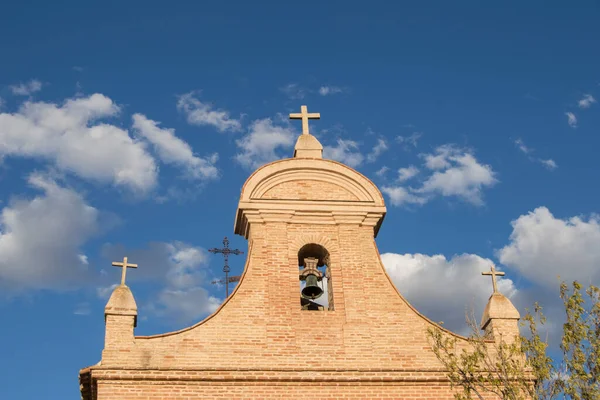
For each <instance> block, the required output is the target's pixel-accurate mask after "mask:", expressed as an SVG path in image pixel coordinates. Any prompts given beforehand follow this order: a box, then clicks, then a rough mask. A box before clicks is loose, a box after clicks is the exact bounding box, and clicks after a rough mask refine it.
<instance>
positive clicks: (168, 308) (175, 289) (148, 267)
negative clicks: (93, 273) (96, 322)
mask: <svg viewBox="0 0 600 400" xmlns="http://www.w3.org/2000/svg"><path fill="white" fill-rule="evenodd" d="M125 253H127V254H128V255H129V256H130V257H129V259H130V260H131V262H134V263H136V264H139V266H140V267H139V268H138V269H137V270H136V271H135V273H134V274H131V275H127V281H128V282H130V281H134V282H135V281H139V280H151V281H154V282H160V283H162V284H164V285H163V286H162V287H161V288H160V289H159V290H158V292H157V293H155V294H153V295H152V296H151V297H150V298H151V300H150V302H149V303H148V304H146V305H144V306H143V307H145V308H146V309H147V310H148V311H150V312H152V313H153V314H155V315H157V316H160V317H164V318H167V319H172V320H177V321H179V322H182V323H189V322H193V321H197V320H199V319H200V318H201V317H203V316H205V315H207V314H209V313H212V312H214V311H215V310H216V309H217V307H218V306H219V305H220V304H221V302H222V299H219V298H217V297H214V296H211V295H210V294H209V292H208V290H207V289H206V285H207V284H209V279H208V268H207V266H208V261H209V256H208V253H207V252H206V250H204V249H202V248H200V247H196V246H191V245H189V244H186V243H183V242H177V241H175V242H170V243H164V242H158V243H156V242H155V243H150V244H149V246H148V248H145V249H133V250H127V251H126V249H125V248H123V247H122V246H115V245H105V246H104V249H103V254H104V256H105V257H106V258H110V259H112V260H115V259H121V258H122V256H123V255H124V254H125ZM118 272H120V271H113V273H112V275H113V277H112V278H111V279H114V280H117V279H118V276H117V275H118ZM111 291H112V290H110V291H109V288H106V287H102V288H99V289H98V295H104V294H106V293H107V292H108V293H110V292H111Z"/></svg>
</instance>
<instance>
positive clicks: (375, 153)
mask: <svg viewBox="0 0 600 400" xmlns="http://www.w3.org/2000/svg"><path fill="white" fill-rule="evenodd" d="M387 149H388V145H387V143H386V141H385V140H384V139H381V138H379V139H377V144H376V145H375V146H373V149H372V150H371V152H370V153H369V154H367V161H368V162H375V161H377V159H378V158H379V156H380V155H381V154H382V153H383V152H384V151H386V150H387Z"/></svg>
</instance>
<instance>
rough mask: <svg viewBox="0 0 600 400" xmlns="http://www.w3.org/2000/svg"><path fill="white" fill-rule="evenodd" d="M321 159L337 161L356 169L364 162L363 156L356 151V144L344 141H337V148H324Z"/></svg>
mask: <svg viewBox="0 0 600 400" xmlns="http://www.w3.org/2000/svg"><path fill="white" fill-rule="evenodd" d="M323 158H328V159H331V160H336V161H339V162H341V163H344V164H346V165H348V166H350V167H352V168H356V167H357V166H359V165H360V164H362V162H363V160H364V156H363V155H362V154H361V153H360V151H358V143H357V142H355V141H354V140H344V139H338V140H337V146H324V147H323Z"/></svg>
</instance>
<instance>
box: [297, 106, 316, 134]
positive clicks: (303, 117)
mask: <svg viewBox="0 0 600 400" xmlns="http://www.w3.org/2000/svg"><path fill="white" fill-rule="evenodd" d="M290 119H301V120H302V134H303V135H308V120H309V119H321V113H309V112H308V108H307V107H306V106H300V113H291V114H290Z"/></svg>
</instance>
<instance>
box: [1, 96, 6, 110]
mask: <svg viewBox="0 0 600 400" xmlns="http://www.w3.org/2000/svg"><path fill="white" fill-rule="evenodd" d="M5 104H6V102H5V101H4V99H3V98H2V97H0V110H2V109H3V108H4V105H5Z"/></svg>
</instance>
